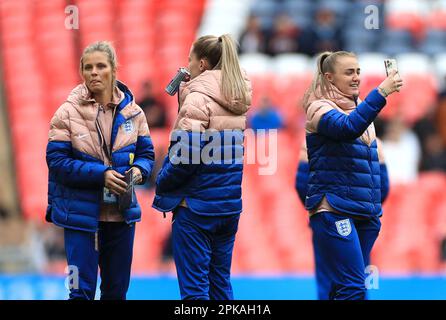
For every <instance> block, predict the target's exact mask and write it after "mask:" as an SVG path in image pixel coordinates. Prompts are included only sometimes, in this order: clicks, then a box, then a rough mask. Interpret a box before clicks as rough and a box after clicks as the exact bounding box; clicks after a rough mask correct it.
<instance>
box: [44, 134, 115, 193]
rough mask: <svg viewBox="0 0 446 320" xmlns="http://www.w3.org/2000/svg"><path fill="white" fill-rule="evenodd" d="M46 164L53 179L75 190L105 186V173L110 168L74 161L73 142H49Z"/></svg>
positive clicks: (99, 164) (98, 164)
mask: <svg viewBox="0 0 446 320" xmlns="http://www.w3.org/2000/svg"><path fill="white" fill-rule="evenodd" d="M46 162H47V165H48V169H49V171H50V173H51V174H52V175H53V177H54V178H55V179H56V180H57V181H58V182H60V183H62V184H64V185H66V186H71V187H75V188H94V187H103V186H104V172H105V171H106V170H107V169H108V167H107V166H105V165H103V164H101V163H94V162H88V161H82V160H77V159H74V158H73V150H72V146H71V142H67V141H50V142H48V145H47V149H46Z"/></svg>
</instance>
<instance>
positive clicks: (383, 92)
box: [378, 87, 389, 98]
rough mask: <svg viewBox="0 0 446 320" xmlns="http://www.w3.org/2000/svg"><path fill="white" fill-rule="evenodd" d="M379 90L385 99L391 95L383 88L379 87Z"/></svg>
mask: <svg viewBox="0 0 446 320" xmlns="http://www.w3.org/2000/svg"><path fill="white" fill-rule="evenodd" d="M378 90H379V91H380V92H381V93H382V95H383V96H384V98H387V96H388V95H389V94H388V93H387V92H386V90H384V89H383V88H381V87H378Z"/></svg>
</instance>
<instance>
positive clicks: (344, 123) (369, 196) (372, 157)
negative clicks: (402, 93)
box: [304, 51, 402, 300]
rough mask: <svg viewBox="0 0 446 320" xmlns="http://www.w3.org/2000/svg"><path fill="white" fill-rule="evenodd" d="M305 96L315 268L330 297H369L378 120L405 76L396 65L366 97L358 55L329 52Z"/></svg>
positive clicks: (377, 193)
mask: <svg viewBox="0 0 446 320" xmlns="http://www.w3.org/2000/svg"><path fill="white" fill-rule="evenodd" d="M317 68H318V71H317V73H316V75H315V78H314V79H313V83H312V86H311V88H310V89H309V90H308V91H307V93H306V94H305V97H304V109H305V112H306V116H307V121H306V126H305V128H306V144H307V150H308V151H307V153H308V163H309V177H308V189H307V191H306V198H305V207H306V209H307V210H308V211H309V213H310V226H311V228H312V230H313V248H314V255H315V263H316V270H317V271H318V272H319V273H320V274H322V275H324V279H323V281H324V283H325V286H326V288H325V289H324V290H326V292H328V299H339V300H340V299H365V295H366V286H365V268H366V267H367V264H368V261H369V256H370V251H371V249H372V246H373V244H374V242H375V240H376V238H377V237H378V233H379V230H380V227H381V223H380V219H379V217H380V216H381V214H382V209H381V201H382V198H381V173H380V163H379V157H378V150H377V140H376V135H375V129H374V126H373V120H374V119H375V118H376V116H377V115H378V114H379V112H380V111H381V109H382V108H383V107H384V106H385V104H386V97H387V96H388V95H390V94H393V93H394V92H396V91H399V90H400V88H401V86H402V80H401V79H400V78H399V76H398V75H397V76H395V75H396V71H393V72H392V73H391V74H390V75H389V76H388V77H387V78H386V79H385V80H384V81H383V82H382V83H381V84H380V85H379V86H378V87H377V88H376V89H374V90H372V91H371V92H370V93H369V94H368V95H367V96H366V98H365V100H364V101H362V102H361V101H360V100H359V98H358V96H359V85H360V68H359V65H358V60H357V58H356V56H355V55H354V54H353V53H350V52H345V51H338V52H325V53H322V54H321V55H320V56H319V58H318V60H317Z"/></svg>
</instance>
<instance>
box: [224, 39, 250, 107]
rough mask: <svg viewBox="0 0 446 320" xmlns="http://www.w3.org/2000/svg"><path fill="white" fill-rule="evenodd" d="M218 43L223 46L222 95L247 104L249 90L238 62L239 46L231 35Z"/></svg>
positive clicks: (230, 99)
mask: <svg viewBox="0 0 446 320" xmlns="http://www.w3.org/2000/svg"><path fill="white" fill-rule="evenodd" d="M218 41H221V44H222V52H221V59H220V68H221V91H222V92H221V93H222V94H223V97H224V98H225V99H227V100H228V101H233V100H240V101H241V102H243V103H244V104H247V103H248V90H247V87H246V82H245V80H244V78H243V74H242V70H241V68H240V63H239V60H238V55H237V44H236V42H235V41H234V40H233V39H232V37H231V36H230V35H229V34H224V35H222V36H220V37H219V38H218Z"/></svg>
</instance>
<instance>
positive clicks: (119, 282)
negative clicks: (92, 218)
mask: <svg viewBox="0 0 446 320" xmlns="http://www.w3.org/2000/svg"><path fill="white" fill-rule="evenodd" d="M64 236H65V253H66V256H67V262H68V266H69V268H70V269H69V270H72V272H71V277H72V279H71V281H70V295H69V298H70V299H82V300H94V297H95V294H96V285H97V278H98V266H99V268H100V275H101V300H125V299H126V295H127V290H128V288H129V284H130V269H131V265H132V255H133V240H134V237H135V224H131V225H128V224H127V223H125V222H99V230H98V232H97V234H96V233H91V232H85V231H78V230H73V229H68V228H65V229H64ZM74 277H76V278H74Z"/></svg>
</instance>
